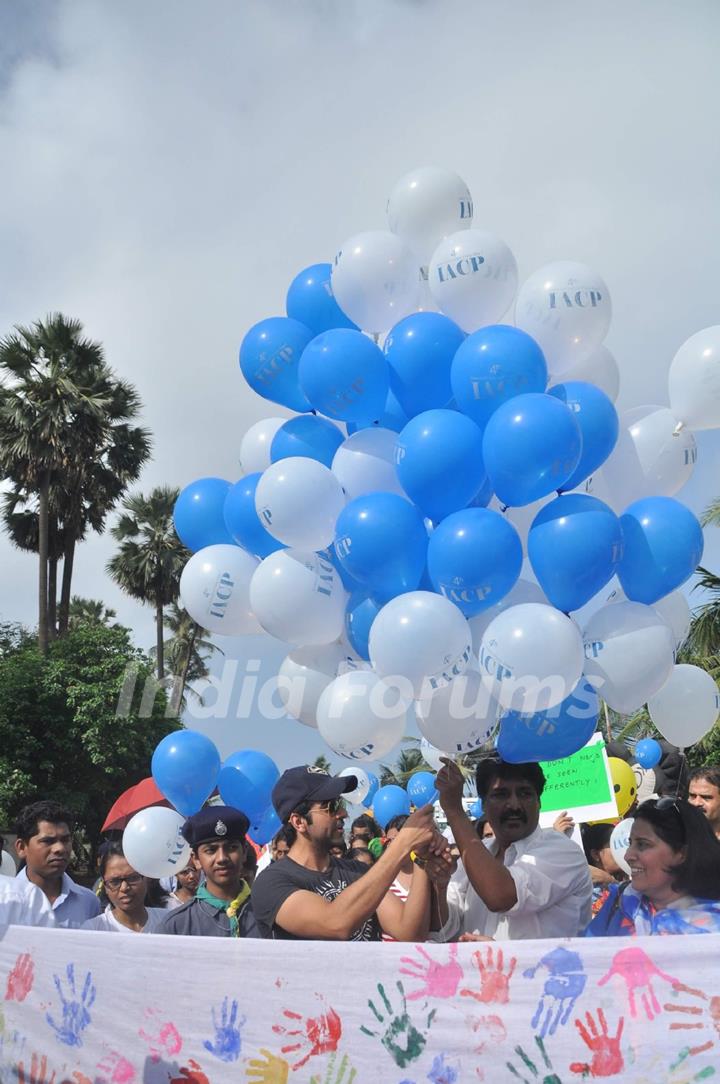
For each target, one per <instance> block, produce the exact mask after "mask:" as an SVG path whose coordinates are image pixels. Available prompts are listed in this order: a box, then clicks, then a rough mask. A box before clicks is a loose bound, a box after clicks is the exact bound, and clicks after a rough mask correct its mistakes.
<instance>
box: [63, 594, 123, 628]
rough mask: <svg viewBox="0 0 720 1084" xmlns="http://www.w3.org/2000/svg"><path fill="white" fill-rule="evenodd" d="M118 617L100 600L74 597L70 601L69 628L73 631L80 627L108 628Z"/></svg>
mask: <svg viewBox="0 0 720 1084" xmlns="http://www.w3.org/2000/svg"><path fill="white" fill-rule="evenodd" d="M116 617H117V614H116V613H115V610H111V609H110V608H109V607H107V606H106V605H105V603H104V602H101V601H100V600H99V599H96V598H81V597H80V595H73V597H72V598H71V599H70V622H69V627H70V628H71V629H74V628H77V627H78V625H105V626H108V625H109V624H110V622H111V621H114V620H115V618H116Z"/></svg>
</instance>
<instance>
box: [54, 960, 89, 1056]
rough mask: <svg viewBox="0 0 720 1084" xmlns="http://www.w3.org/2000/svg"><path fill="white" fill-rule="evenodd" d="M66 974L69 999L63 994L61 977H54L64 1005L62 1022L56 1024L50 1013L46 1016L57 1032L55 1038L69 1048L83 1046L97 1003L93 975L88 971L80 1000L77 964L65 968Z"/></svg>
mask: <svg viewBox="0 0 720 1084" xmlns="http://www.w3.org/2000/svg"><path fill="white" fill-rule="evenodd" d="M65 974H66V976H67V986H68V994H69V996H68V997H65V994H64V993H63V988H62V983H61V981H60V976H59V975H53V978H54V980H55V989H56V990H57V992H58V994H59V995H60V1004H61V1005H62V1022H61V1023H60V1024H56V1023H55V1021H54V1020H53V1018H52V1016H51V1015H50V1013H46V1014H45V1019H46V1020H47V1022H48V1024H49V1025H50V1027H51V1028H52V1029H53V1031H54V1032H55V1037H56V1038H57V1039H59V1041H60V1042H61V1043H65V1044H66V1045H67V1046H82V1044H83V1041H82V1033H83V1032H84V1031H85V1028H86V1027H87V1026H88V1024H89V1023H90V1022H91V1016H90V1012H89V1010H90V1009H91V1008H92V1005H93V1003H94V1001H95V993H96V990H95V987H94V985H93V981H92V975H91V974H90V972H89V971H88V973H87V974H86V976H85V982H84V983H83V988H82V993H81V995H80V997H79V998H78V995H77V990H76V988H75V964H68V965H67V967H66V968H65Z"/></svg>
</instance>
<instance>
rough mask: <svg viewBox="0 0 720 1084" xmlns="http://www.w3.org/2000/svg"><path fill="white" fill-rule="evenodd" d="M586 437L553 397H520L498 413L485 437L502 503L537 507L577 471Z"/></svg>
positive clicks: (487, 461)
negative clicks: (535, 505)
mask: <svg viewBox="0 0 720 1084" xmlns="http://www.w3.org/2000/svg"><path fill="white" fill-rule="evenodd" d="M581 451H582V433H581V432H580V426H579V425H578V423H577V422H576V421H575V417H574V415H573V413H572V411H571V410H569V409H568V407H566V406H565V404H564V403H561V402H560V401H559V399H555V398H554V397H553V396H552V395H536V394H533V395H518V396H517V397H516V398H515V399H510V400H509V401H508V402H507V403H503V404H502V406H499V407H498V409H497V410H496V411H495V413H494V414H493V416H492V417H491V418H490V421H489V422H488V423H487V426H486V428H485V434H484V436H483V459H484V461H485V469H486V471H487V474H488V478H489V479H490V482H491V483H492V487H493V490H494V492H495V493H496V495H497V498H498V500H500V501H502V503H503V504H504V505H509V506H513V507H514V506H518V505H523V504H532V502H533V501H537V500H539V499H540V497H545V496H547V494H548V493H552V491H553V490H554V489H556V490H558V489H560V488H561V487H562V486H564V485H565V483H566V482H567V480H568V478H570V477H571V476H572V474H573V472H574V471H575V470H576V469H577V465H578V463H579V462H580V453H581Z"/></svg>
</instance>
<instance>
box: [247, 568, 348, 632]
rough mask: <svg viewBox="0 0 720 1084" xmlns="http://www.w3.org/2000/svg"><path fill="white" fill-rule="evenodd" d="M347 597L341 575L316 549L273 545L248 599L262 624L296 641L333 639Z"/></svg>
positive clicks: (266, 628) (257, 573)
mask: <svg viewBox="0 0 720 1084" xmlns="http://www.w3.org/2000/svg"><path fill="white" fill-rule="evenodd" d="M346 602H347V592H346V591H345V588H344V587H343V585H342V580H341V579H340V576H339V575H338V573H337V572H336V571H335V569H334V568H333V566H332V565H331V564H330V562H329V561H327V560H326V559H325V558H324V557H322V556H320V554H318V553H310V552H303V551H302V550H277V551H276V552H275V553H271V554H270V556H269V557H266V558H265V560H264V561H261V562H260V565H259V567H258V569H257V571H256V572H255V575H254V576H253V578H252V580H251V581H250V603H251V605H252V608H253V613H254V614H255V615H256V617H257V619H258V621H259V622H260V624H261V625H262V627H263V628H264V629H265V631H266V632H269V633H270V635H271V636H275V637H277V639H278V640H284V641H285V642H286V643H288V644H293V645H294V646H295V647H305V646H310V645H312V644H331V643H333V641H334V640H337V638H338V637H339V636H340V633H341V632H342V630H343V626H344V624H345V605H346Z"/></svg>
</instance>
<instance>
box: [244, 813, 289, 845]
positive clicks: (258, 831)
mask: <svg viewBox="0 0 720 1084" xmlns="http://www.w3.org/2000/svg"><path fill="white" fill-rule="evenodd" d="M281 828H282V821H281V820H280V818H279V817H278V815H277V813H276V812H275V810H274V808H273V806H272V804H271V805H269V806H268V807H267V809H266V810H265V812H264V813H263V814H262V816H261V817H259V818H258V819H257V820H256V821H255V822H254V823H253V824H251V825H250V838H251V839H252V841H253V843H257V845H258V847H264V846H265V844H266V843H269V842H270V840H271V839H273V838H274V837H275V836H276V835H277V833H278V832H279V831H280V829H281Z"/></svg>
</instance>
